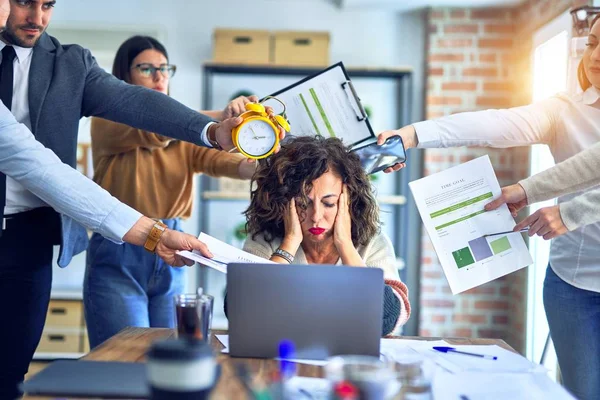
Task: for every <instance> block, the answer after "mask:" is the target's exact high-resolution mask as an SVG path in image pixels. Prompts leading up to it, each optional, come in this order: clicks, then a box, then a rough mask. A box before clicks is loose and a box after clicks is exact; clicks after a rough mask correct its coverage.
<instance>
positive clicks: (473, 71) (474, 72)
mask: <svg viewBox="0 0 600 400" xmlns="http://www.w3.org/2000/svg"><path fill="white" fill-rule="evenodd" d="M463 76H481V77H496V76H498V71H497V70H496V68H477V67H473V68H465V69H463Z"/></svg>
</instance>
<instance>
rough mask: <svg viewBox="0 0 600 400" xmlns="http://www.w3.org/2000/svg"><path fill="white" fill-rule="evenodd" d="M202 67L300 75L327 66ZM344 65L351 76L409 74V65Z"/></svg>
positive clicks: (224, 65) (236, 72)
mask: <svg viewBox="0 0 600 400" xmlns="http://www.w3.org/2000/svg"><path fill="white" fill-rule="evenodd" d="M203 66H204V69H205V70H208V71H209V72H212V73H227V74H256V75H264V74H268V75H302V76H308V75H312V74H316V73H318V72H321V71H323V70H324V69H325V68H327V67H328V66H322V67H311V66H298V65H272V64H224V63H216V62H207V63H204V65H203ZM345 67H346V71H347V72H348V75H350V77H352V78H359V77H361V78H399V77H402V76H405V75H410V74H412V72H413V69H412V68H411V67H407V66H400V67H385V68H381V67H372V66H371V67H365V66H360V67H359V66H357V67H348V66H345Z"/></svg>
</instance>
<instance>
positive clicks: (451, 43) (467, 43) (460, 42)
mask: <svg viewBox="0 0 600 400" xmlns="http://www.w3.org/2000/svg"><path fill="white" fill-rule="evenodd" d="M437 45H438V47H440V48H442V49H444V48H452V49H454V48H469V47H473V39H463V38H460V39H446V38H444V39H438V41H437Z"/></svg>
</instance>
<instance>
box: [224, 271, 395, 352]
mask: <svg viewBox="0 0 600 400" xmlns="http://www.w3.org/2000/svg"><path fill="white" fill-rule="evenodd" d="M227 268H228V270H227V308H228V317H229V352H230V355H231V356H233V357H250V358H274V357H277V356H278V349H279V343H280V342H281V341H282V340H284V339H287V340H291V341H292V342H293V343H294V347H295V355H294V357H293V358H300V359H313V360H324V359H326V358H328V357H331V356H334V355H341V354H357V355H370V356H376V357H379V342H380V339H381V326H382V318H383V288H384V282H383V271H382V270H381V269H379V268H356V267H343V266H334V265H280V264H229V266H228V267H227Z"/></svg>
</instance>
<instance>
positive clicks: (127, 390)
mask: <svg viewBox="0 0 600 400" xmlns="http://www.w3.org/2000/svg"><path fill="white" fill-rule="evenodd" d="M22 389H23V391H24V392H25V393H27V394H28V395H30V396H34V395H36V396H53V397H54V396H61V397H62V396H68V397H94V398H103V399H147V398H149V397H150V388H149V386H148V383H147V380H146V366H145V365H144V364H142V363H125V362H107V361H76V360H59V361H54V362H53V363H51V364H50V365H49V366H48V367H46V368H45V369H43V370H42V371H40V372H39V373H37V374H36V375H34V376H33V377H32V378H31V379H29V380H26V381H25V382H24V383H23V384H22Z"/></svg>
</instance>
